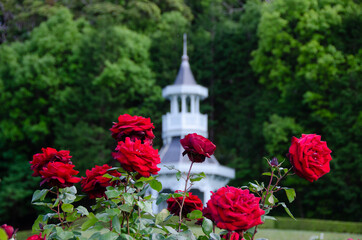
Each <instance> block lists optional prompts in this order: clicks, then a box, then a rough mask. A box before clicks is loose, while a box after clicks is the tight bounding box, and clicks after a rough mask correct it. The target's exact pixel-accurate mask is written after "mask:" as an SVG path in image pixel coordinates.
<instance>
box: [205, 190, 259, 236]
mask: <svg viewBox="0 0 362 240" xmlns="http://www.w3.org/2000/svg"><path fill="white" fill-rule="evenodd" d="M259 201H260V198H258V197H255V196H254V195H253V194H251V193H249V190H242V189H240V188H235V187H228V186H226V187H222V188H220V189H219V190H217V192H216V193H213V192H212V195H211V198H210V200H209V201H208V202H207V207H206V208H204V210H203V213H204V215H206V216H207V217H208V218H210V219H211V220H212V221H213V222H215V223H216V226H217V227H219V228H222V229H226V230H228V231H245V230H247V229H249V228H252V227H254V226H256V225H259V224H262V223H263V222H262V221H261V216H262V215H263V214H264V213H265V211H264V210H261V209H260V207H259Z"/></svg>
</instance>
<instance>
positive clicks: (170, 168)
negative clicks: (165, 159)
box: [163, 165, 175, 170]
mask: <svg viewBox="0 0 362 240" xmlns="http://www.w3.org/2000/svg"><path fill="white" fill-rule="evenodd" d="M163 166H164V167H166V168H167V169H168V170H174V169H175V166H174V165H170V166H168V165H163Z"/></svg>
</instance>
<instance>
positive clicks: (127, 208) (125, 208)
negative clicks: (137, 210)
mask: <svg viewBox="0 0 362 240" xmlns="http://www.w3.org/2000/svg"><path fill="white" fill-rule="evenodd" d="M119 208H120V209H121V210H122V211H123V212H128V213H130V212H131V211H132V209H133V206H131V205H129V204H123V205H121V206H119Z"/></svg>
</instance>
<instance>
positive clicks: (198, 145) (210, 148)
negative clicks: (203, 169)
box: [180, 133, 216, 162]
mask: <svg viewBox="0 0 362 240" xmlns="http://www.w3.org/2000/svg"><path fill="white" fill-rule="evenodd" d="M180 142H181V145H182V147H183V148H184V149H185V151H184V152H183V153H182V155H185V154H187V156H188V157H189V159H190V160H191V161H192V162H203V161H205V157H208V158H210V157H211V155H212V154H214V151H215V149H216V146H215V145H214V144H213V143H212V142H211V141H210V140H209V139H207V138H204V137H203V136H201V135H197V134H196V133H193V134H188V135H186V136H185V137H184V138H183V139H181V140H180Z"/></svg>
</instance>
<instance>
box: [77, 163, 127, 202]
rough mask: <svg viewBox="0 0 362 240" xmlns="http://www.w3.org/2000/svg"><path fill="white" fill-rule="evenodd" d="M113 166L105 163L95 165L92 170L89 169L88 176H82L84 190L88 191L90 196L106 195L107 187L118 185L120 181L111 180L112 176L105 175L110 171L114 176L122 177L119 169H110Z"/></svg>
mask: <svg viewBox="0 0 362 240" xmlns="http://www.w3.org/2000/svg"><path fill="white" fill-rule="evenodd" d="M111 168H112V167H111V166H108V165H107V164H104V165H103V166H95V167H94V168H92V170H87V171H86V175H87V177H82V181H81V184H82V189H83V192H85V193H87V194H88V196H89V198H101V197H105V196H106V195H105V193H104V192H105V191H106V190H107V189H106V187H108V186H113V187H114V186H116V185H117V182H118V181H113V182H111V180H112V179H111V178H106V177H103V175H104V174H106V173H108V174H109V175H111V176H114V177H120V176H121V173H119V172H118V171H117V170H111V171H108V169H111Z"/></svg>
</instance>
